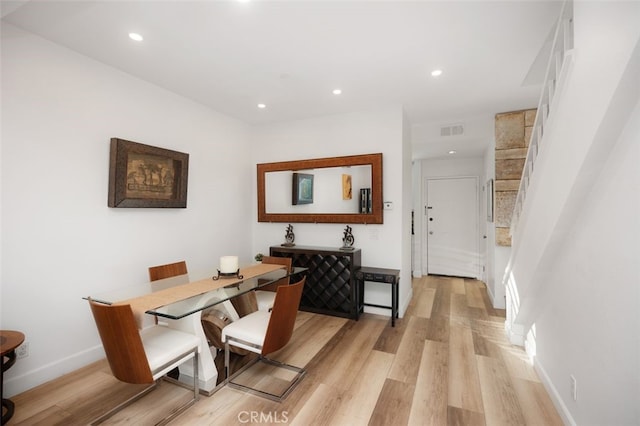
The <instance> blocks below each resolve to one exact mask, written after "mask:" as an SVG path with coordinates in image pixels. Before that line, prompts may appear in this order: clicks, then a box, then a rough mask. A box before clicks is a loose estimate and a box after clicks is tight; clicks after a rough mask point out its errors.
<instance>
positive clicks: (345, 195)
mask: <svg viewBox="0 0 640 426" xmlns="http://www.w3.org/2000/svg"><path fill="white" fill-rule="evenodd" d="M351 198H352V193H351V175H342V199H343V200H350V199H351Z"/></svg>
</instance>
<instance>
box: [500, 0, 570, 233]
mask: <svg viewBox="0 0 640 426" xmlns="http://www.w3.org/2000/svg"><path fill="white" fill-rule="evenodd" d="M572 49H573V3H572V2H571V1H565V2H564V3H563V5H562V10H561V12H560V17H559V18H558V22H557V24H556V31H555V35H554V37H553V43H552V45H551V55H550V57H549V62H548V64H547V71H546V73H545V78H544V85H543V87H542V93H541V95H540V100H539V101H538V113H537V115H536V119H535V122H534V124H533V131H532V132H531V140H530V142H529V149H528V151H527V157H526V160H525V163H524V168H523V170H522V178H521V179H520V187H519V188H518V195H517V197H516V202H515V206H514V208H513V217H512V218H511V235H512V236H513V234H514V233H515V228H516V227H517V224H518V219H519V217H520V213H521V212H522V208H523V205H524V201H525V197H526V196H527V188H528V186H529V180H530V178H531V174H532V173H533V167H534V164H535V161H536V157H537V155H538V151H539V149H540V146H541V143H542V142H543V136H544V130H545V126H546V124H547V122H548V120H549V114H550V113H551V110H552V109H553V100H554V97H555V94H556V91H557V90H558V89H560V88H562V84H563V81H564V78H565V77H566V72H563V71H565V70H566V67H565V64H566V63H567V61H568V60H570V58H571V55H572Z"/></svg>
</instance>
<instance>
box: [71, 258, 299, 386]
mask: <svg viewBox="0 0 640 426" xmlns="http://www.w3.org/2000/svg"><path fill="white" fill-rule="evenodd" d="M305 271H306V268H293V269H292V270H286V268H285V267H284V266H283V265H272V264H256V265H251V266H248V267H246V268H242V269H240V271H239V272H238V274H232V275H219V274H216V275H215V276H213V277H209V278H204V279H201V280H196V281H190V280H189V277H188V275H182V276H178V277H172V278H167V279H164V280H158V281H154V282H152V283H144V284H140V285H133V286H127V287H126V288H120V289H116V290H111V291H108V292H103V293H99V294H96V295H92V296H87V297H84V298H83V299H86V300H88V299H91V300H93V301H94V302H99V303H105V304H129V305H131V309H132V311H133V313H134V316H135V317H136V321H137V322H138V326H139V327H140V328H144V327H148V326H151V325H153V324H155V318H154V317H160V318H162V319H163V321H162V322H163V323H164V324H166V326H167V327H171V328H174V329H177V330H182V331H186V332H189V333H192V334H195V335H196V336H198V337H199V338H200V339H201V341H202V344H201V346H200V356H199V368H198V378H199V381H200V389H201V392H202V393H203V394H205V395H211V394H212V393H213V392H214V391H215V390H216V383H217V381H218V380H217V379H218V373H217V369H216V365H215V362H214V359H215V354H216V349H215V348H211V349H210V348H209V344H208V341H207V338H206V336H205V333H204V329H203V327H202V323H201V321H200V317H201V313H202V311H204V310H208V309H209V308H214V307H215V309H217V310H220V311H225V313H226V315H227V316H228V317H229V318H230V319H231V320H232V321H235V320H237V319H238V314H237V313H236V311H235V309H234V308H233V305H232V304H231V302H230V300H231V299H232V298H234V297H236V296H240V295H242V294H245V293H248V292H250V291H254V290H258V289H260V288H261V287H264V286H267V285H269V284H272V283H274V282H276V281H278V280H280V279H282V278H286V277H291V276H294V275H297V274H300V273H304V272H305ZM212 352H213V354H212ZM192 378H193V369H192V367H191V364H190V363H185V364H184V365H182V366H181V367H180V381H184V382H185V383H188V382H190V381H192V380H193V379H192Z"/></svg>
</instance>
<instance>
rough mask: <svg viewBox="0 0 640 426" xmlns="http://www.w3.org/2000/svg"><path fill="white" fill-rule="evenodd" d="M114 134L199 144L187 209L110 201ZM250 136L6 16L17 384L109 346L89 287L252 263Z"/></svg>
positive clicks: (9, 324)
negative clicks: (19, 350) (19, 349)
mask: <svg viewBox="0 0 640 426" xmlns="http://www.w3.org/2000/svg"><path fill="white" fill-rule="evenodd" d="M111 137H120V138H124V139H129V140H133V141H136V142H141V143H145V144H150V145H154V146H159V147H163V148H169V149H174V150H177V151H182V152H186V153H189V154H190V164H189V187H188V207H187V208H186V209H111V208H108V207H107V188H108V182H107V179H108V170H109V139H110V138H111ZM248 140H249V133H248V129H247V127H246V126H245V125H243V124H242V123H240V122H238V121H235V120H232V119H229V118H226V117H225V116H222V115H220V114H217V113H215V112H213V111H211V110H210V109H207V108H205V107H203V106H201V105H198V104H196V103H194V102H191V101H189V100H186V99H184V98H181V97H179V96H176V95H174V94H172V93H170V92H167V91H165V90H162V89H160V88H158V87H156V86H153V85H151V84H148V83H145V82H143V81H140V80H138V79H136V78H133V77H131V76H129V75H126V74H124V73H121V72H120V71H117V70H115V69H113V68H109V67H106V66H104V65H102V64H100V63H98V62H95V61H93V60H90V59H88V58H86V57H84V56H81V55H78V54H76V53H74V52H72V51H70V50H67V49H65V48H62V47H60V46H57V45H55V44H52V43H50V42H48V41H45V40H43V39H41V38H38V37H35V36H33V35H30V34H28V33H24V32H23V31H21V30H18V29H16V28H14V27H11V26H10V25H7V24H4V23H3V25H2V284H1V285H2V287H1V291H0V295H1V298H2V299H1V302H0V303H1V311H2V312H1V318H0V321H1V324H0V327H1V328H3V329H16V330H21V331H22V332H24V333H25V335H26V340H27V342H29V350H30V354H29V356H28V357H27V358H23V359H19V360H18V362H16V364H15V366H14V367H12V368H11V369H10V370H9V371H7V373H6V374H5V394H6V395H9V396H10V395H13V394H15V393H18V392H21V391H24V390H26V389H28V388H31V387H33V386H35V385H37V384H40V383H42V382H44V381H46V380H49V379H52V378H54V377H57V376H59V375H61V374H63V373H65V372H68V371H71V370H75V369H77V368H79V367H80V366H82V365H85V364H87V363H89V362H91V361H93V360H96V359H99V358H101V357H103V356H104V355H103V352H102V347H101V345H100V342H99V338H98V335H97V332H96V329H95V325H94V322H93V319H92V317H91V314H90V311H89V307H88V305H87V302H86V301H84V300H82V297H83V296H88V295H91V294H96V293H99V292H104V291H106V290H109V289H112V288H119V287H123V286H126V285H129V284H135V283H140V282H146V281H148V275H147V267H148V266H151V265H156V264H161V263H166V262H171V261H176V260H181V259H184V260H186V261H187V263H188V267H189V270H190V273H191V276H192V277H202V276H206V275H207V274H209V273H210V272H211V271H212V270H215V268H216V267H217V266H218V265H217V263H218V259H219V257H220V256H221V255H226V254H235V255H239V256H240V257H241V261H243V262H247V263H248V262H250V261H251V260H252V257H253V254H252V253H251V244H250V232H247V231H246V229H247V227H248V225H247V224H249V223H251V222H253V221H255V216H254V217H252V208H251V207H252V203H253V202H254V198H255V196H254V194H255V191H252V188H253V186H254V185H255V184H252V182H251V178H252V176H255V172H253V173H252V170H254V169H255V162H254V159H252V158H251V156H250V155H248V153H247V152H248V148H247V147H248V145H247V144H248ZM390 157H391V158H390V160H391V159H393V156H390Z"/></svg>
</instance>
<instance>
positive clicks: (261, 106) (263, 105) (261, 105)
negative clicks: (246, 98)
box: [258, 104, 267, 109]
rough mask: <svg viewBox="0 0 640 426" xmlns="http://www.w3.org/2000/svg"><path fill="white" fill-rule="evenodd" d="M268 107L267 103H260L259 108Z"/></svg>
mask: <svg viewBox="0 0 640 426" xmlns="http://www.w3.org/2000/svg"><path fill="white" fill-rule="evenodd" d="M266 107H267V105H265V104H258V108H260V109H265V108H266Z"/></svg>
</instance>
